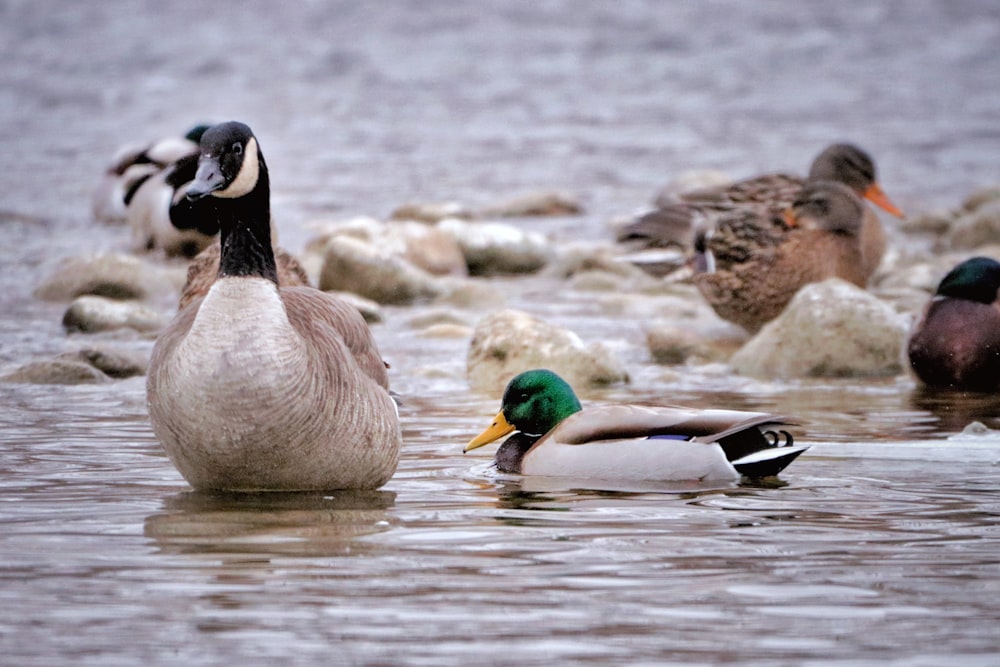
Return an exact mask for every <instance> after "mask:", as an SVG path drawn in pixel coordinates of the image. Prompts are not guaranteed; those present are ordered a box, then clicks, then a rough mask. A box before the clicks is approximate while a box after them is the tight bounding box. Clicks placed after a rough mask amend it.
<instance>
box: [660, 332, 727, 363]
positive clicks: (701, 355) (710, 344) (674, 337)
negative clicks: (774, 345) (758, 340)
mask: <svg viewBox="0 0 1000 667" xmlns="http://www.w3.org/2000/svg"><path fill="white" fill-rule="evenodd" d="M744 342H746V336H744V335H741V334H740V332H737V331H735V330H727V331H723V332H712V333H710V334H709V333H707V332H706V331H699V330H693V329H690V328H681V327H675V326H651V327H648V328H647V329H646V346H647V347H648V348H649V353H650V355H651V356H652V357H653V361H654V362H656V363H658V364H663V365H665V366H680V365H682V364H688V363H698V364H705V363H710V362H718V361H725V360H726V359H729V358H730V357H731V356H732V355H733V353H734V352H735V351H736V350H738V349H739V347H740V345H742V344H743V343H744Z"/></svg>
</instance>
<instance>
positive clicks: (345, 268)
mask: <svg viewBox="0 0 1000 667" xmlns="http://www.w3.org/2000/svg"><path fill="white" fill-rule="evenodd" d="M319 288H320V289H321V290H333V291H345V292H353V293H355V294H358V295H360V296H363V297H365V298H367V299H372V300H373V301H377V302H378V303H383V304H385V303H388V304H400V305H402V304H410V303H413V302H414V301H417V300H419V299H427V298H433V297H435V296H437V295H438V294H439V293H440V288H439V287H438V286H437V285H435V283H434V279H433V277H432V276H431V275H430V274H428V273H427V272H426V271H423V270H421V269H418V268H417V267H415V266H413V265H412V264H410V263H409V262H407V261H406V260H405V259H403V258H401V257H399V256H397V255H396V254H394V253H393V252H392V251H391V250H386V249H384V248H381V247H377V246H375V245H372V244H370V243H367V242H365V241H361V240H359V239H356V238H351V237H349V236H336V237H334V238H332V239H330V241H329V243H328V244H327V247H326V254H325V256H324V259H323V269H322V271H321V272H320V276H319Z"/></svg>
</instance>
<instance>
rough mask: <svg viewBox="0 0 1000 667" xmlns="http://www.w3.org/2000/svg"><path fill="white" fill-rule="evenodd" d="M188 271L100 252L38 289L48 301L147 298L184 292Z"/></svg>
mask: <svg viewBox="0 0 1000 667" xmlns="http://www.w3.org/2000/svg"><path fill="white" fill-rule="evenodd" d="M183 282H184V269H175V270H171V269H169V268H162V267H159V266H157V265H155V264H152V263H150V262H147V261H144V260H141V259H139V258H137V257H134V256H132V255H125V254H121V253H113V252H109V253H98V254H96V255H91V256H86V257H73V258H70V259H68V260H66V261H64V262H63V263H62V264H61V265H60V266H59V268H58V269H56V270H55V271H54V272H53V273H52V274H51V275H50V276H48V277H47V278H46V279H45V280H44V281H42V284H41V285H39V286H38V288H37V289H36V290H35V296H36V297H38V298H39V299H45V300H46V301H70V300H72V299H75V298H76V297H78V296H82V295H85V294H92V295H96V296H103V297H108V298H111V299H146V298H148V297H150V296H154V295H161V294H168V293H171V292H175V291H176V290H178V289H180V286H181V285H182V284H183Z"/></svg>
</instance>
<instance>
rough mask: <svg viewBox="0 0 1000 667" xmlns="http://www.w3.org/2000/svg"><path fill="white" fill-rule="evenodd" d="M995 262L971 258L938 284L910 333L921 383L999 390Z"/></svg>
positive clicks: (999, 284) (999, 272) (999, 266)
mask: <svg viewBox="0 0 1000 667" xmlns="http://www.w3.org/2000/svg"><path fill="white" fill-rule="evenodd" d="M998 289H1000V262H997V261H996V260H993V259H990V258H988V257H973V258H972V259H967V260H965V261H964V262H962V263H960V264H959V265H958V266H956V267H955V268H953V269H952V270H951V271H949V272H948V274H947V275H946V276H945V277H944V278H943V279H942V280H941V283H940V284H939V285H938V288H937V291H936V292H935V294H934V297H933V298H932V299H931V301H930V303H928V304H927V307H926V308H925V309H924V312H923V315H922V316H921V317H920V319H919V320H918V321H917V323H916V325H915V326H914V328H913V331H912V332H911V334H910V340H909V343H908V344H907V353H908V355H909V359H910V366H911V367H912V368H913V371H914V373H916V375H917V377H918V378H920V380H921V382H923V383H924V384H926V385H929V386H932V387H947V388H950V389H959V390H973V391H996V390H997V389H998V388H1000V302H998V299H997V290H998Z"/></svg>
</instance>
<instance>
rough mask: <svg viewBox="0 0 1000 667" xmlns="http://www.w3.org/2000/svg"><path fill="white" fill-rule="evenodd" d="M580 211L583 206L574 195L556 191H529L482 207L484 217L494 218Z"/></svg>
mask: <svg viewBox="0 0 1000 667" xmlns="http://www.w3.org/2000/svg"><path fill="white" fill-rule="evenodd" d="M582 212H583V206H582V205H581V204H580V202H579V200H577V198H576V197H574V196H573V195H571V194H569V193H566V192H556V191H541V192H530V193H527V194H524V195H520V196H517V197H514V198H512V199H508V200H506V201H502V202H498V203H496V204H493V205H490V206H487V207H485V208H484V209H483V215H484V216H485V217H495V218H526V217H535V216H560V215H579V214H580V213H582Z"/></svg>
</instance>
